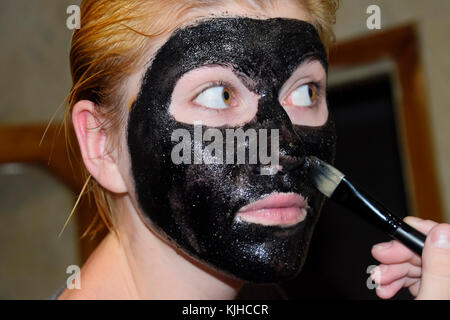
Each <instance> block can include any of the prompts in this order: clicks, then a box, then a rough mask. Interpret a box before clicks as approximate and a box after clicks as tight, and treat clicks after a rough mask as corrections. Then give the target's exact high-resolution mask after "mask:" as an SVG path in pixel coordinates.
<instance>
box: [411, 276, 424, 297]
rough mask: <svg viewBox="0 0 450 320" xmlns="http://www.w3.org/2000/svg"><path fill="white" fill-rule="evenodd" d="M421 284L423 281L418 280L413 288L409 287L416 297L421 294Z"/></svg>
mask: <svg viewBox="0 0 450 320" xmlns="http://www.w3.org/2000/svg"><path fill="white" fill-rule="evenodd" d="M420 284H421V281H420V279H418V280H416V281H415V282H414V283H413V284H412V285H411V286H409V287H408V289H409V292H411V294H412V295H413V296H414V297H417V295H418V294H419V289H420Z"/></svg>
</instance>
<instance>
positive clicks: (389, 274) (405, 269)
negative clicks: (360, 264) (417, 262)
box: [372, 262, 422, 286]
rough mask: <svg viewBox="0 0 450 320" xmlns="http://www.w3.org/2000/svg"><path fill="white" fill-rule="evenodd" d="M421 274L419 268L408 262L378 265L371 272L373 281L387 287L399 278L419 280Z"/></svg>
mask: <svg viewBox="0 0 450 320" xmlns="http://www.w3.org/2000/svg"><path fill="white" fill-rule="evenodd" d="M421 274H422V269H421V268H420V267H417V266H414V265H412V264H410V263H408V262H406V263H401V264H392V265H385V264H382V265H379V266H378V267H376V268H375V269H374V270H373V271H372V275H373V281H374V282H375V283H377V284H380V285H382V286H384V285H388V284H390V283H392V282H394V281H397V280H399V279H401V278H412V279H419V278H420V276H421Z"/></svg>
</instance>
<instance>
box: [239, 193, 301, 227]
mask: <svg viewBox="0 0 450 320" xmlns="http://www.w3.org/2000/svg"><path fill="white" fill-rule="evenodd" d="M307 207H308V202H307V201H306V199H305V198H303V197H302V196H301V195H299V194H296V193H274V194H271V195H269V196H267V197H265V198H263V199H261V200H258V201H256V202H253V203H250V204H249V205H247V206H244V207H242V208H241V209H240V210H239V211H238V213H237V215H236V219H238V220H241V221H245V222H249V223H256V224H261V225H267V226H273V225H278V226H292V225H295V224H297V223H299V222H302V221H303V220H304V219H305V217H306V208H307Z"/></svg>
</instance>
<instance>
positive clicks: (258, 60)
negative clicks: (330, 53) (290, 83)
mask: <svg viewBox="0 0 450 320" xmlns="http://www.w3.org/2000/svg"><path fill="white" fill-rule="evenodd" d="M311 57H312V58H316V59H318V60H319V61H321V62H322V64H323V65H324V67H326V64H327V62H326V51H325V48H324V46H323V44H322V43H321V41H320V37H319V35H318V32H317V30H316V29H315V28H314V26H312V25H311V24H309V23H308V22H305V21H301V20H295V19H286V18H275V19H264V20H263V19H251V18H214V19H207V20H202V21H200V22H197V23H195V24H193V25H190V26H187V27H183V28H180V29H177V30H176V31H175V32H174V33H173V34H172V36H171V37H170V38H169V39H168V40H167V41H166V43H165V44H164V45H163V46H162V47H161V48H160V49H159V50H158V52H157V53H156V56H155V59H154V60H153V63H152V65H153V66H152V67H151V68H150V69H158V68H159V67H163V66H165V67H166V72H167V71H168V70H167V64H172V65H173V64H176V65H177V68H175V69H173V70H172V73H173V72H175V73H178V74H171V76H173V77H178V76H180V75H181V74H183V73H185V72H187V71H189V70H191V69H193V68H196V67H200V66H205V65H211V64H219V65H220V64H223V65H227V66H231V67H233V68H235V69H239V71H240V72H244V73H249V75H250V76H252V74H253V75H258V74H261V73H262V72H267V69H271V70H283V71H285V72H287V73H290V72H292V71H293V69H294V68H295V67H297V66H298V65H299V64H300V63H301V62H302V61H303V60H304V59H306V58H311ZM154 71H157V70H154Z"/></svg>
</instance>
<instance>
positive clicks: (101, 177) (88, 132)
mask: <svg viewBox="0 0 450 320" xmlns="http://www.w3.org/2000/svg"><path fill="white" fill-rule="evenodd" d="M94 108H95V104H94V103H93V102H91V101H88V100H81V101H78V102H77V103H76V104H75V106H74V107H73V111H72V122H73V126H74V129H75V133H76V135H77V139H78V144H79V145H80V150H81V156H82V157H83V161H84V164H85V166H86V168H87V170H88V171H89V173H90V174H91V175H92V177H93V178H94V179H95V180H97V182H98V183H100V185H102V186H103V187H104V188H105V189H107V190H109V191H111V192H113V193H126V192H127V191H128V190H127V187H126V184H125V182H124V180H123V178H122V175H121V173H120V171H119V166H118V164H117V160H115V159H114V158H113V157H112V156H111V155H108V154H107V152H106V150H105V145H106V143H105V142H106V132H105V130H104V129H102V128H101V126H100V124H101V123H102V121H101V119H98V118H96V116H95V113H94V110H95V109H94Z"/></svg>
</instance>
